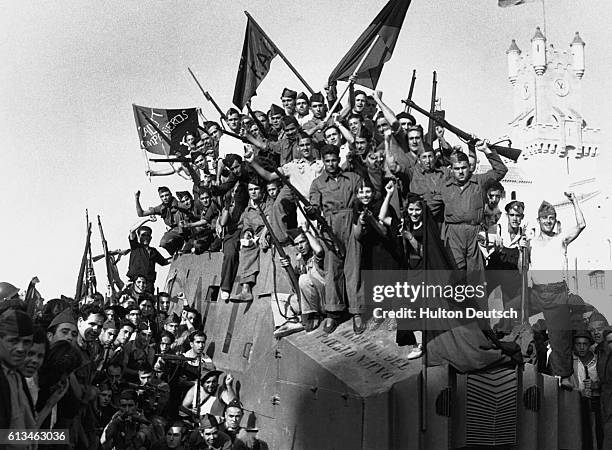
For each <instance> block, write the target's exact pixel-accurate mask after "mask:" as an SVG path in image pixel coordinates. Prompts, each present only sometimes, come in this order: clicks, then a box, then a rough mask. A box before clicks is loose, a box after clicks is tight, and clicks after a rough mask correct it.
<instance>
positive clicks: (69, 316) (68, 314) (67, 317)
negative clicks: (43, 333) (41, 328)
mask: <svg viewBox="0 0 612 450" xmlns="http://www.w3.org/2000/svg"><path fill="white" fill-rule="evenodd" d="M62 323H71V324H73V325H76V323H77V322H76V319H75V318H74V314H73V313H72V308H71V307H70V306H69V307H68V308H66V309H65V310H63V311H62V312H61V313H59V314H58V315H57V316H55V317H54V318H53V320H52V321H51V323H50V324H49V326H48V327H47V329H50V328H52V327H54V326H57V325H60V324H62Z"/></svg>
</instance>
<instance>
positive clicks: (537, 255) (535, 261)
mask: <svg viewBox="0 0 612 450" xmlns="http://www.w3.org/2000/svg"><path fill="white" fill-rule="evenodd" d="M563 240H564V236H561V235H559V234H556V235H554V236H552V237H548V236H546V235H543V234H541V233H540V234H537V235H536V237H535V238H533V239H532V240H531V267H530V268H529V272H530V275H531V281H532V282H533V283H534V284H551V283H559V282H561V281H563V278H564V277H563V272H564V270H565V246H564V245H563Z"/></svg>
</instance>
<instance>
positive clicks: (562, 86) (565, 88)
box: [553, 78, 569, 97]
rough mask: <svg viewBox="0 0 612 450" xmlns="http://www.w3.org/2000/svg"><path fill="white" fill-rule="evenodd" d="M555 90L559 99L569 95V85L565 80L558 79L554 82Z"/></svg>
mask: <svg viewBox="0 0 612 450" xmlns="http://www.w3.org/2000/svg"><path fill="white" fill-rule="evenodd" d="M553 90H554V91H555V94H557V95H558V96H559V97H565V96H566V95H567V94H569V83H568V82H567V81H565V80H564V79H563V78H557V79H556V80H555V81H554V82H553Z"/></svg>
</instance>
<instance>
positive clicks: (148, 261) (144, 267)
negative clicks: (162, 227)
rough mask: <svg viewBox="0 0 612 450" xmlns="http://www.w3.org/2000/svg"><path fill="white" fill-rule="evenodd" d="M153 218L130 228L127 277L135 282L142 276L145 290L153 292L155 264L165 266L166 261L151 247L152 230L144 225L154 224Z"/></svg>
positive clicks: (155, 275) (154, 219)
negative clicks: (145, 286) (145, 284)
mask: <svg viewBox="0 0 612 450" xmlns="http://www.w3.org/2000/svg"><path fill="white" fill-rule="evenodd" d="M156 220H157V218H156V217H155V216H148V217H147V218H145V219H144V220H141V221H139V222H138V223H136V224H135V225H134V226H133V227H132V228H130V234H129V237H128V239H129V242H130V259H129V262H128V272H127V277H128V279H129V280H130V281H131V282H134V281H136V278H137V277H138V276H144V277H145V278H146V280H147V290H148V291H150V292H153V286H154V285H155V278H156V277H157V274H156V272H155V264H158V265H160V266H165V265H167V264H168V260H166V258H164V257H163V256H162V255H161V254H160V253H159V252H158V251H157V249H155V248H153V247H151V236H152V234H153V230H152V229H151V227H148V226H146V225H144V224H145V223H146V222H155V221H156Z"/></svg>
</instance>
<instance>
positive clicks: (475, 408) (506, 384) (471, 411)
mask: <svg viewBox="0 0 612 450" xmlns="http://www.w3.org/2000/svg"><path fill="white" fill-rule="evenodd" d="M466 388H467V401H466V411H465V412H466V444H468V445H488V446H497V445H513V444H515V443H516V420H517V389H518V381H517V376H516V372H515V371H514V370H511V369H498V370H492V371H489V372H484V373H478V374H470V375H468V376H467V383H466Z"/></svg>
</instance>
